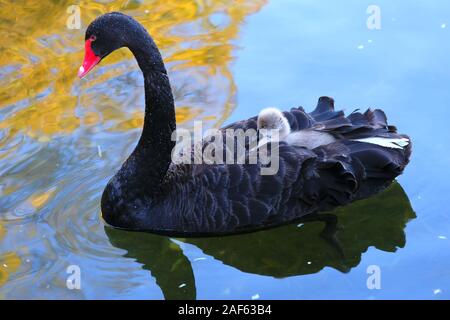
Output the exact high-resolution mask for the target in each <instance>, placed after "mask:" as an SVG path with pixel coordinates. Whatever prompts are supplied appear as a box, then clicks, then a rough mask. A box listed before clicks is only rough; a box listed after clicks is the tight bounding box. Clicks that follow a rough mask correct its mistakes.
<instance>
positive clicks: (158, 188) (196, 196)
mask: <svg viewBox="0 0 450 320" xmlns="http://www.w3.org/2000/svg"><path fill="white" fill-rule="evenodd" d="M85 41H86V42H85V58H84V61H83V65H82V66H81V67H80V70H79V73H78V75H79V76H80V77H83V76H85V75H86V74H87V73H88V72H89V71H90V70H91V69H92V68H93V67H94V66H95V65H96V64H98V63H99V62H100V61H101V59H103V58H105V57H106V56H107V55H108V54H110V53H111V52H113V51H114V50H116V49H119V48H121V47H127V48H129V49H130V50H131V52H132V53H133V55H134V56H135V58H136V60H137V62H138V65H139V67H140V69H141V70H142V73H143V76H144V85H145V119H144V126H143V130H142V135H141V137H140V139H139V142H138V143H137V146H136V148H135V149H134V151H133V152H132V154H131V155H130V156H129V157H128V159H127V160H126V161H125V162H124V163H123V165H122V167H121V168H120V170H119V171H118V172H117V173H116V175H115V176H114V177H113V178H112V179H111V180H110V181H109V182H108V184H107V186H106V188H105V190H104V192H103V195H102V200H101V210H102V216H103V218H104V220H105V221H106V222H107V223H109V224H110V225H112V226H114V227H117V228H124V229H130V230H142V231H150V232H155V233H164V234H168V235H174V236H176V235H180V236H199V235H221V234H232V233H239V232H248V231H253V230H256V229H261V228H268V227H273V226H277V225H281V224H286V223H289V222H292V221H294V220H298V219H299V218H301V217H303V216H305V215H307V214H310V213H316V212H321V211H324V210H329V209H331V208H334V207H336V206H340V205H345V204H347V203H349V202H352V201H354V200H358V199H362V198H365V197H368V196H370V195H372V194H375V193H377V192H379V191H381V190H383V189H384V188H386V187H387V186H388V185H389V184H390V183H391V182H392V181H393V180H394V179H395V177H397V176H398V175H399V174H401V173H402V172H403V169H404V168H405V166H406V165H407V163H408V161H409V157H410V154H411V144H410V143H405V145H404V146H400V145H398V146H399V148H391V147H386V146H383V143H378V144H377V143H374V141H370V143H369V142H365V141H364V140H361V139H369V140H370V139H375V140H376V141H383V139H400V140H402V141H409V138H408V137H407V136H405V135H399V134H397V133H396V128H395V127H394V126H390V125H388V124H387V120H386V116H385V114H384V113H383V111H381V110H370V109H369V110H367V111H366V112H364V113H360V112H356V111H354V112H353V113H351V114H350V115H349V116H347V117H345V115H344V113H343V112H342V111H335V110H334V101H333V99H332V98H328V97H321V98H320V99H319V102H318V105H317V107H316V109H315V110H314V111H313V112H311V113H306V112H305V111H304V110H303V108H301V107H299V108H293V109H291V111H287V112H284V113H283V116H284V117H285V118H286V119H287V121H288V122H289V130H290V131H291V132H295V131H300V130H305V129H310V128H314V130H315V131H321V132H324V133H326V134H327V135H331V136H332V137H333V141H332V142H331V143H327V144H320V145H319V146H317V147H315V148H313V149H310V148H307V147H304V146H296V145H295V144H290V143H287V142H286V141H279V144H278V146H277V148H276V150H277V152H278V155H279V157H278V161H279V169H278V171H277V172H276V173H275V174H272V175H261V171H260V169H261V168H262V167H264V166H266V165H268V164H267V163H266V164H263V163H261V162H260V161H259V160H258V162H257V163H256V164H250V163H248V162H245V163H244V164H239V163H234V164H219V163H217V164H206V163H201V164H188V163H181V164H180V163H175V162H174V161H172V156H171V154H172V150H173V148H174V147H175V141H173V139H172V133H173V132H174V130H175V129H176V123H175V108H174V100H173V96H172V92H171V87H170V83H169V78H168V76H167V71H166V68H165V66H164V62H163V60H162V58H161V54H160V52H159V50H158V48H157V47H156V45H155V43H154V42H153V40H152V38H151V37H150V35H149V34H148V33H147V31H146V30H145V28H144V27H143V26H142V25H141V24H139V23H138V22H137V21H135V20H134V19H133V18H132V17H129V16H127V15H124V14H122V13H117V12H112V13H108V14H105V15H102V16H100V17H98V18H97V19H95V20H94V21H93V22H92V23H91V24H90V25H89V27H88V28H87V30H86V37H85ZM226 129H235V130H237V129H242V130H249V129H253V130H256V129H257V117H253V118H250V119H248V120H243V121H239V122H236V123H233V124H231V125H228V126H226V127H224V128H222V129H221V132H223V134H225V131H226ZM356 140H360V141H356ZM205 144H206V142H205ZM270 144H271V143H270ZM245 147H246V149H245V150H246V153H245V157H248V151H249V145H248V144H247V143H246V144H245Z"/></svg>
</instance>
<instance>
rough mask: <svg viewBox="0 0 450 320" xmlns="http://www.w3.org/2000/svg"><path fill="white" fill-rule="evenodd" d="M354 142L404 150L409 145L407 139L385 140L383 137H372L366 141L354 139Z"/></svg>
mask: <svg viewBox="0 0 450 320" xmlns="http://www.w3.org/2000/svg"><path fill="white" fill-rule="evenodd" d="M353 141H358V142H364V143H371V144H375V145H378V146H381V147H385V148H392V149H403V148H404V147H406V146H407V145H408V144H409V139H407V138H383V137H370V138H364V139H354V140H353Z"/></svg>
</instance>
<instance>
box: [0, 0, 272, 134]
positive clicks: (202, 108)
mask: <svg viewBox="0 0 450 320" xmlns="http://www.w3.org/2000/svg"><path fill="white" fill-rule="evenodd" d="M264 3H265V0H246V1H239V0H220V1H219V0H217V1H211V0H209V1H206V0H205V1H202V0H155V1H98V2H93V1H80V2H79V4H80V10H81V11H80V12H81V21H82V28H81V30H70V29H68V28H67V27H66V22H67V19H68V17H69V14H68V13H67V12H66V10H67V8H68V7H69V6H70V5H72V4H73V1H37V0H35V1H21V2H20V3H19V2H15V1H14V2H13V1H7V0H0V7H1V12H2V17H1V19H0V37H1V39H2V46H1V48H0V50H1V51H0V71H1V76H0V112H2V111H3V112H2V114H3V115H2V118H3V120H2V121H1V122H0V130H2V129H3V130H4V129H8V131H9V135H10V136H14V135H15V134H16V133H18V132H21V133H25V134H27V135H28V136H30V137H32V138H35V139H38V140H39V141H43V142H45V141H48V140H49V139H50V138H51V137H52V136H54V135H55V134H63V135H67V134H71V133H72V132H73V131H74V130H76V129H77V128H78V127H80V126H95V125H98V124H99V123H101V122H105V121H112V122H113V123H114V125H113V126H112V129H113V130H128V129H130V128H136V127H139V126H141V124H142V120H141V118H142V109H139V111H140V112H138V111H137V110H124V109H123V106H121V105H120V103H117V102H116V101H114V100H113V99H111V101H110V100H108V99H109V98H108V97H107V95H100V96H97V97H96V96H93V95H92V94H91V95H89V94H84V93H85V92H86V90H88V89H89V88H91V87H92V86H95V85H101V84H102V83H104V82H107V81H109V80H110V79H111V78H114V77H117V76H120V75H121V74H126V73H127V72H129V71H130V69H133V68H134V70H136V65H135V64H133V62H131V61H132V56H131V54H130V53H129V52H128V51H127V50H125V49H124V50H120V51H119V52H117V53H115V54H113V55H111V56H110V57H108V59H106V61H102V66H106V68H103V69H102V72H101V74H96V75H95V77H92V78H90V80H89V81H86V82H80V80H79V79H78V78H76V72H77V69H78V66H79V64H80V63H81V61H82V58H83V47H84V31H85V28H86V27H87V25H88V24H89V22H90V21H92V20H93V19H94V18H95V17H96V16H98V15H100V14H102V13H105V12H110V11H121V12H124V13H127V14H130V15H132V16H134V17H135V18H136V19H137V20H138V21H140V22H141V23H142V24H143V25H144V26H145V27H146V28H147V29H148V30H149V31H150V33H151V34H152V36H153V37H154V39H155V41H156V42H157V44H158V45H159V47H160V48H161V50H162V51H163V55H164V58H165V61H166V62H167V63H168V67H169V72H170V73H171V75H172V76H173V79H172V85H173V87H174V92H175V97H176V101H177V120H178V121H179V122H180V123H183V122H187V121H190V120H192V119H194V118H196V119H203V120H205V121H210V122H212V125H218V124H220V122H221V121H223V120H224V119H225V118H226V116H227V115H228V114H229V112H230V111H231V110H232V108H233V96H234V94H235V86H234V82H233V79H232V75H231V73H230V69H229V68H230V62H231V61H232V59H233V55H232V52H233V49H234V46H233V44H232V41H233V40H234V39H236V37H237V36H238V32H239V28H240V27H241V25H242V23H243V21H244V18H245V17H246V16H248V15H249V14H252V13H254V12H256V11H258V10H259V9H260V8H261V7H262V6H263V5H264ZM123 61H130V62H129V64H125V65H123V64H120V63H121V62H123ZM111 87H113V85H111ZM133 89H135V90H133ZM219 89H220V92H217V91H219ZM121 90H122V91H125V90H126V91H127V93H128V91H130V93H129V94H130V95H133V94H134V95H138V96H139V95H142V91H143V90H142V87H138V88H121ZM177 93H178V94H177ZM192 93H196V94H199V93H203V94H205V95H206V97H204V98H203V99H191V98H186V97H187V96H189V95H190V94H192ZM80 96H81V98H80ZM99 104H102V105H105V104H108V105H112V106H115V107H116V110H115V111H114V112H111V111H108V110H107V108H100V109H99V108H92V106H93V105H99ZM77 108H81V109H87V110H84V111H85V112H82V115H81V116H80V115H77ZM108 112H109V113H108Z"/></svg>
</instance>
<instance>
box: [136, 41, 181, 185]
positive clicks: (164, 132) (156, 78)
mask: <svg viewBox="0 0 450 320" xmlns="http://www.w3.org/2000/svg"><path fill="white" fill-rule="evenodd" d="M141 38H142V39H140V41H138V42H137V45H136V46H134V47H133V46H132V45H130V46H129V48H130V50H131V51H132V52H133V54H134V56H135V57H136V60H137V62H138V64H139V67H140V68H141V70H142V72H143V75H144V85H145V118H144V127H143V130H142V135H141V138H140V140H139V142H138V144H137V146H136V148H135V150H134V151H133V153H132V154H131V156H130V157H129V159H128V160H127V162H130V164H129V165H130V166H131V167H130V168H129V169H131V170H132V171H133V172H131V174H132V175H133V176H134V177H135V178H136V179H139V180H140V181H142V182H145V184H146V186H147V187H146V188H147V191H148V189H150V188H155V190H158V186H159V185H160V183H161V181H162V179H163V178H164V176H165V174H166V172H167V169H168V167H169V165H170V162H171V152H172V149H173V147H174V144H175V142H174V141H172V140H171V136H172V132H173V131H174V130H175V129H176V121H175V108H174V101H173V95H172V91H171V87H170V82H169V78H168V76H167V73H166V70H165V67H164V63H163V60H162V58H161V55H160V53H159V51H158V49H157V48H156V45H155V44H154V43H153V40H152V39H151V38H150V36H149V35H148V34H147V33H146V32H145V33H144V34H143V35H142V37H141Z"/></svg>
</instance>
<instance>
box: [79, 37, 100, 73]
mask: <svg viewBox="0 0 450 320" xmlns="http://www.w3.org/2000/svg"><path fill="white" fill-rule="evenodd" d="M91 42H92V40H91V39H88V40H86V43H85V45H84V60H83V64H82V65H81V67H80V69H79V70H78V76H79V77H80V78H83V77H84V76H85V75H86V74H87V73H88V72H89V71H91V70H92V68H94V67H95V65H96V64H97V63H99V62H100V60H101V58H100V57H99V56H96V55H95V53H94V51H92V48H91Z"/></svg>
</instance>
